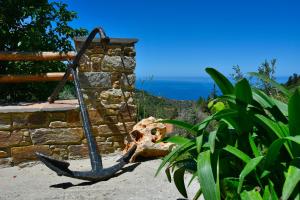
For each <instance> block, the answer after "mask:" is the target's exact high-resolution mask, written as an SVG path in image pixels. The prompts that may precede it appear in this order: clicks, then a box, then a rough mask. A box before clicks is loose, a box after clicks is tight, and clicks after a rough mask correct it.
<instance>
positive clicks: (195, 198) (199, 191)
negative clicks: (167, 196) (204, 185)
mask: <svg viewBox="0 0 300 200" xmlns="http://www.w3.org/2000/svg"><path fill="white" fill-rule="evenodd" d="M201 194H202V190H201V188H200V189H199V190H198V191H197V193H196V194H195V196H194V198H193V200H197V199H198V198H199V197H200V196H201Z"/></svg>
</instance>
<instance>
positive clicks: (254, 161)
mask: <svg viewBox="0 0 300 200" xmlns="http://www.w3.org/2000/svg"><path fill="white" fill-rule="evenodd" d="M263 158H264V157H263V156H259V157H256V158H253V159H251V160H250V161H249V162H248V163H247V164H246V166H245V167H244V169H243V170H242V172H241V173H240V177H239V187H238V191H237V192H238V193H240V192H241V190H242V187H243V183H244V179H245V178H246V176H247V175H248V174H249V173H250V172H252V171H253V170H255V169H256V166H257V165H258V164H259V163H260V162H261V161H262V159H263Z"/></svg>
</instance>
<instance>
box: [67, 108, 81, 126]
mask: <svg viewBox="0 0 300 200" xmlns="http://www.w3.org/2000/svg"><path fill="white" fill-rule="evenodd" d="M66 121H67V123H68V126H69V127H73V126H81V121H80V113H79V111H78V110H71V111H68V112H67V114H66Z"/></svg>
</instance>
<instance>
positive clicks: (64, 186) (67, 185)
mask: <svg viewBox="0 0 300 200" xmlns="http://www.w3.org/2000/svg"><path fill="white" fill-rule="evenodd" d="M140 164H141V162H137V163H134V164H132V165H130V166H126V167H124V168H122V169H121V171H119V172H118V173H116V174H115V175H114V176H112V177H111V178H115V177H118V176H120V175H122V174H124V173H127V172H132V171H133V170H134V169H135V168H136V167H137V166H139V165H140ZM111 178H108V179H106V180H102V181H107V180H109V179H111ZM98 182H101V181H84V182H81V183H78V184H73V183H71V182H65V183H59V184H54V185H50V187H51V188H61V189H68V188H71V187H78V186H88V185H93V184H95V183H98Z"/></svg>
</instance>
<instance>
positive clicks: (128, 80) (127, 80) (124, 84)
mask: <svg viewBox="0 0 300 200" xmlns="http://www.w3.org/2000/svg"><path fill="white" fill-rule="evenodd" d="M135 79H136V77H135V74H129V75H126V74H123V75H122V77H121V80H120V85H121V88H122V89H127V90H132V89H134V84H135Z"/></svg>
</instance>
